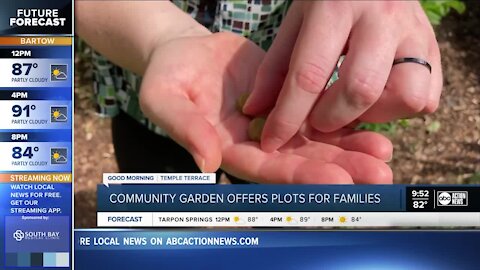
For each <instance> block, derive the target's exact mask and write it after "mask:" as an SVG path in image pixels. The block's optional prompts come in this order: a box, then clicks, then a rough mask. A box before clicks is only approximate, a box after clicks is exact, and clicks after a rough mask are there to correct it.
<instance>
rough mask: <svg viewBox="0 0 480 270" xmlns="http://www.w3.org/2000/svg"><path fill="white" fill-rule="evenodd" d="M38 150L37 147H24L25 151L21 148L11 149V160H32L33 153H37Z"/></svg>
mask: <svg viewBox="0 0 480 270" xmlns="http://www.w3.org/2000/svg"><path fill="white" fill-rule="evenodd" d="M39 150H40V149H39V148H38V147H36V146H35V147H31V146H29V147H26V148H25V150H24V149H22V147H18V146H17V147H13V148H12V151H13V153H12V158H14V159H20V158H22V157H27V158H32V157H33V153H34V152H38V151H39Z"/></svg>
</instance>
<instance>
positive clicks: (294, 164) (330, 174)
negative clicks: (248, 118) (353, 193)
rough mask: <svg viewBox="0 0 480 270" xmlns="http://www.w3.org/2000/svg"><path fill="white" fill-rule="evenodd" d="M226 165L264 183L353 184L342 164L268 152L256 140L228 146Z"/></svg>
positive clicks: (223, 165)
mask: <svg viewBox="0 0 480 270" xmlns="http://www.w3.org/2000/svg"><path fill="white" fill-rule="evenodd" d="M222 168H223V169H224V170H226V171H228V172H229V173H232V174H233V175H235V176H237V177H240V178H243V179H250V180H252V181H256V182H262V183H282V184H353V181H352V178H351V177H350V175H349V174H348V173H347V172H346V171H345V170H344V169H343V168H341V167H340V166H338V165H336V164H332V163H325V162H322V161H320V160H312V159H308V158H305V157H302V156H299V155H294V154H289V153H280V152H274V153H266V152H264V151H262V150H261V149H260V148H259V144H258V143H255V142H244V143H241V144H235V145H232V146H231V147H229V148H228V149H226V153H225V155H224V158H223V164H222Z"/></svg>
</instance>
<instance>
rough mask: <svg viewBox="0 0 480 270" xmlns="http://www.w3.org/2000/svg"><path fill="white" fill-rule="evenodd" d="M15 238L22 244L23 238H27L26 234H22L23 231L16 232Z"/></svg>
mask: <svg viewBox="0 0 480 270" xmlns="http://www.w3.org/2000/svg"><path fill="white" fill-rule="evenodd" d="M13 238H15V240H17V242H20V241H22V240H23V238H25V234H24V233H23V232H22V230H16V231H15V232H14V233H13Z"/></svg>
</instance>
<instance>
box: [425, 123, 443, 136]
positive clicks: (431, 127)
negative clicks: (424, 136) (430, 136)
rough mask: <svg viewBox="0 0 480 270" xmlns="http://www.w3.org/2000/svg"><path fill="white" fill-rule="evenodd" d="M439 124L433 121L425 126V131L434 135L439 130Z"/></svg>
mask: <svg viewBox="0 0 480 270" xmlns="http://www.w3.org/2000/svg"><path fill="white" fill-rule="evenodd" d="M440 127H441V124H440V122H438V121H433V122H432V123H430V124H429V125H428V126H427V131H428V132H429V133H435V132H437V131H439V130H440Z"/></svg>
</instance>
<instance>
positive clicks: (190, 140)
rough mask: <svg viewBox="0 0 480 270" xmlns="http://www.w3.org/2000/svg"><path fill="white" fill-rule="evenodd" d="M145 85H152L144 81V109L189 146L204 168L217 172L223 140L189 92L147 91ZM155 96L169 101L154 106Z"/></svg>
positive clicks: (180, 142)
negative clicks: (188, 95)
mask: <svg viewBox="0 0 480 270" xmlns="http://www.w3.org/2000/svg"><path fill="white" fill-rule="evenodd" d="M145 87H152V86H151V85H149V84H148V82H144V84H143V85H142V90H141V91H140V92H141V99H140V100H141V104H142V110H143V112H144V113H145V114H146V115H147V117H148V118H149V119H150V120H151V121H152V122H153V123H155V124H156V125H158V126H159V127H161V128H163V129H164V130H165V131H166V132H167V133H168V135H169V136H170V137H172V139H173V140H175V141H176V142H177V143H178V144H180V145H181V146H183V147H184V148H185V149H187V151H188V152H190V154H191V155H192V156H193V158H194V159H195V162H196V164H197V166H198V167H199V168H200V170H201V171H202V172H215V171H216V170H217V169H218V168H219V167H220V164H221V160H222V153H221V141H220V138H219V136H218V134H217V132H216V131H215V128H214V127H213V126H212V125H211V124H210V123H209V122H208V121H207V120H206V119H205V117H204V116H203V115H202V114H201V113H200V112H199V110H198V109H197V108H196V106H195V104H193V103H192V102H191V101H190V100H189V99H187V97H186V96H183V95H181V94H171V91H164V90H158V91H144V90H145ZM147 93H153V95H154V96H153V95H152V94H150V95H149V94H147ZM152 100H164V101H165V100H166V101H168V102H166V103H164V105H162V106H157V105H156V104H154V105H153V106H152V105H151V103H150V102H151V101H152Z"/></svg>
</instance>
